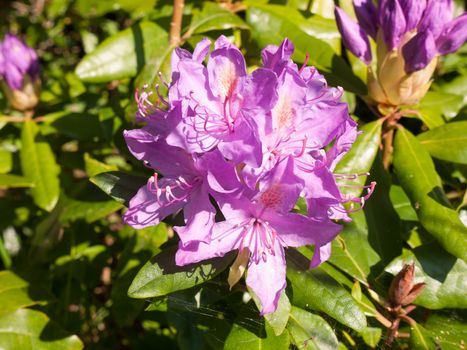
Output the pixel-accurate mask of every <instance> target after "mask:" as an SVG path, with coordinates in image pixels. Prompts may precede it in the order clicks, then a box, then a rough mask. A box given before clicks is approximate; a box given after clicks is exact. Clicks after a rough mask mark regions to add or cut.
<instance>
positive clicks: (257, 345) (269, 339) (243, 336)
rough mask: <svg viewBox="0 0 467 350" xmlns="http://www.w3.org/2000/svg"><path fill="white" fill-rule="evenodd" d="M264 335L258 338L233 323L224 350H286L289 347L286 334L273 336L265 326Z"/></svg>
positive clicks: (270, 330)
mask: <svg viewBox="0 0 467 350" xmlns="http://www.w3.org/2000/svg"><path fill="white" fill-rule="evenodd" d="M265 328H266V335H265V336H263V337H259V336H258V335H256V334H255V333H253V332H250V331H249V330H247V329H246V328H243V327H242V326H239V325H238V324H236V323H234V325H233V327H232V329H231V330H230V333H229V335H228V336H227V339H226V341H225V346H224V350H246V349H268V350H287V349H288V348H289V345H290V336H289V333H288V332H284V333H282V334H281V335H280V336H275V335H274V332H273V330H272V329H271V328H270V327H269V326H268V325H267V324H266V327H265Z"/></svg>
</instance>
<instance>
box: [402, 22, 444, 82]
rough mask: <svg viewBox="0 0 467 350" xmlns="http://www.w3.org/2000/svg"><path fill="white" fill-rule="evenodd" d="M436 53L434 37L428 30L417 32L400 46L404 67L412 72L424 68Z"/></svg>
mask: <svg viewBox="0 0 467 350" xmlns="http://www.w3.org/2000/svg"><path fill="white" fill-rule="evenodd" d="M436 54H437V49H436V44H435V39H434V38H433V35H432V33H431V32H430V31H429V30H426V31H424V32H420V33H417V34H416V35H415V36H414V37H413V38H412V39H410V40H409V41H408V42H407V44H405V45H404V46H403V47H402V55H403V56H404V61H405V66H404V69H405V71H406V72H407V73H409V74H410V73H412V72H415V71H417V70H420V69H423V68H425V67H426V66H427V65H428V64H429V63H430V62H431V60H432V59H433V57H435V55H436Z"/></svg>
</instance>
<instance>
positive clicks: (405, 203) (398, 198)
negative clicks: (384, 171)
mask: <svg viewBox="0 0 467 350" xmlns="http://www.w3.org/2000/svg"><path fill="white" fill-rule="evenodd" d="M389 197H390V198H391V202H392V205H393V207H394V209H395V210H396V212H397V214H398V215H399V217H400V218H401V220H407V221H417V220H418V218H417V213H416V211H415V209H414V208H413V207H412V204H411V203H410V198H409V197H407V195H406V194H405V192H404V190H403V189H402V187H400V186H397V185H392V186H391V190H390V192H389Z"/></svg>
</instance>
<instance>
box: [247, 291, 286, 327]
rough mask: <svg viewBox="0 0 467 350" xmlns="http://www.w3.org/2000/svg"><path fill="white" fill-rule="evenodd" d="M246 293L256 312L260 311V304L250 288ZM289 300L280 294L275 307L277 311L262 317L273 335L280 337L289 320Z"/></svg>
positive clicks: (283, 294)
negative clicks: (249, 296)
mask: <svg viewBox="0 0 467 350" xmlns="http://www.w3.org/2000/svg"><path fill="white" fill-rule="evenodd" d="M248 292H249V293H250V295H251V296H252V298H253V301H254V302H255V304H256V306H257V307H258V310H260V309H261V302H260V300H259V299H258V297H257V296H256V295H255V293H254V292H253V290H252V289H251V288H248ZM291 307H292V306H291V305H290V300H289V298H288V297H287V294H286V293H285V291H283V292H282V294H281V296H280V298H279V302H278V305H277V309H276V311H274V312H271V313H269V314H266V315H264V318H265V319H266V321H267V322H268V323H269V325H270V326H271V328H272V330H273V331H274V334H275V335H281V334H282V332H283V331H284V329H285V326H286V325H287V321H288V320H289V315H290V308H291Z"/></svg>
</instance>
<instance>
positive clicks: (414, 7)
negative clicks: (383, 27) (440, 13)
mask: <svg viewBox="0 0 467 350" xmlns="http://www.w3.org/2000/svg"><path fill="white" fill-rule="evenodd" d="M399 3H400V5H401V8H402V11H403V12H404V15H405V20H406V22H407V26H406V28H405V30H406V31H407V32H408V31H411V30H412V29H414V28H416V27H417V25H418V22H419V21H420V19H421V18H422V15H423V11H425V8H426V0H399Z"/></svg>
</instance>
